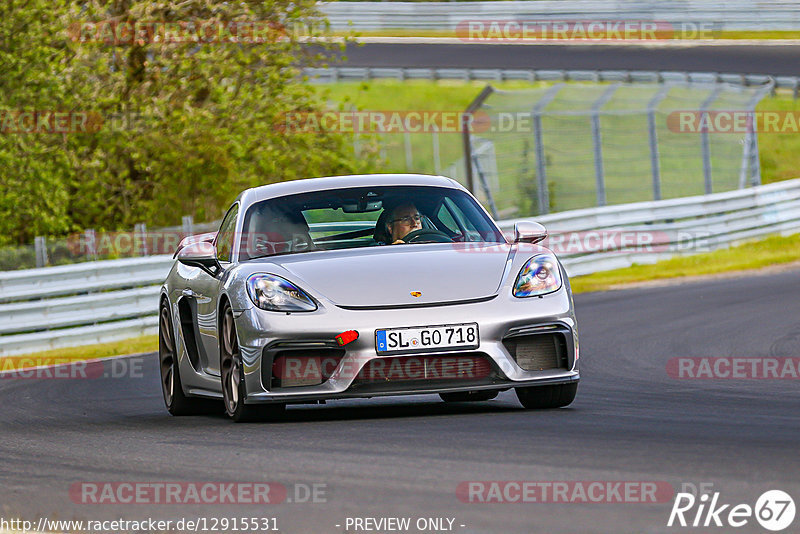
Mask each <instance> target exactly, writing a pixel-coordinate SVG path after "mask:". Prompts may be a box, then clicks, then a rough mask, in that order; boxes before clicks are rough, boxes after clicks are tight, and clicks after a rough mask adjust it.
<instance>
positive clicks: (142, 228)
mask: <svg viewBox="0 0 800 534" xmlns="http://www.w3.org/2000/svg"><path fill="white" fill-rule="evenodd" d="M133 244H134V249H139V253H140V254H139V255H140V256H148V255H149V253H148V251H147V226H146V225H145V224H144V223H139V224H137V225H136V226H134V227H133Z"/></svg>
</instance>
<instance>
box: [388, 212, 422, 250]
mask: <svg viewBox="0 0 800 534" xmlns="http://www.w3.org/2000/svg"><path fill="white" fill-rule="evenodd" d="M421 228H422V215H421V214H420V212H419V210H418V209H417V207H416V206H415V205H414V204H413V203H412V202H405V203H403V204H399V205H397V206H396V207H395V208H394V209H393V210H392V212H391V214H390V215H389V218H388V220H387V221H386V232H387V233H388V234H389V237H390V239H389V241H390V242H391V243H392V245H397V244H400V243H405V241H403V238H404V237H405V236H407V235H408V234H410V233H411V232H413V231H414V230H420V229H421Z"/></svg>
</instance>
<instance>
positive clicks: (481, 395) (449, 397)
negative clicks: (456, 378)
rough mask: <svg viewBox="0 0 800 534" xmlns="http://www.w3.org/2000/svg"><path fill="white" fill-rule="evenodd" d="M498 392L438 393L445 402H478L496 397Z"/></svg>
mask: <svg viewBox="0 0 800 534" xmlns="http://www.w3.org/2000/svg"><path fill="white" fill-rule="evenodd" d="M499 393H500V392H499V391H457V392H455V393H439V396H440V397H441V398H442V400H443V401H445V402H478V401H488V400H492V399H493V398H495V397H497V395H498V394H499Z"/></svg>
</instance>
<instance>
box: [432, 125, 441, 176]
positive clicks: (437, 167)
mask: <svg viewBox="0 0 800 534" xmlns="http://www.w3.org/2000/svg"><path fill="white" fill-rule="evenodd" d="M432 142H433V170H434V171H435V172H436V174H442V158H441V155H440V154H439V129H438V128H436V129H434V130H433V138H432Z"/></svg>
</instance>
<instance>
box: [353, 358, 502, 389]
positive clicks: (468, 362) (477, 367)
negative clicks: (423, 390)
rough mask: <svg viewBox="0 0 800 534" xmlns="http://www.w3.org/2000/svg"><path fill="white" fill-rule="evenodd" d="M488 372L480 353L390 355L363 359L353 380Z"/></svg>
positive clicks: (478, 376) (469, 376)
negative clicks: (366, 360)
mask: <svg viewBox="0 0 800 534" xmlns="http://www.w3.org/2000/svg"><path fill="white" fill-rule="evenodd" d="M491 374H492V366H491V364H490V363H489V360H488V359H487V358H486V357H485V356H484V355H483V354H477V353H467V354H458V355H451V356H447V355H437V356H394V357H388V358H387V357H384V358H377V359H374V360H370V361H369V362H367V364H366V365H365V366H364V367H363V368H362V369H361V371H360V372H359V373H358V375H357V376H356V379H355V383H374V382H401V381H411V380H444V381H447V380H476V379H477V380H479V379H483V378H487V377H489V376H490V375H491Z"/></svg>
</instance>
